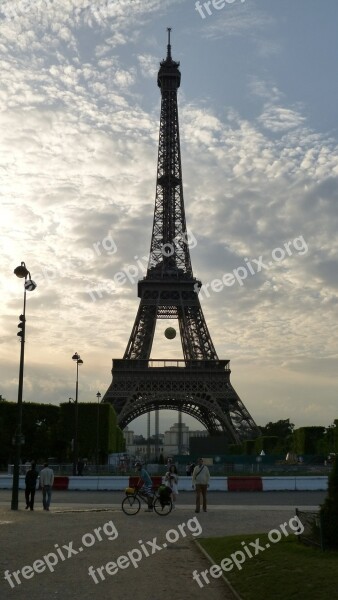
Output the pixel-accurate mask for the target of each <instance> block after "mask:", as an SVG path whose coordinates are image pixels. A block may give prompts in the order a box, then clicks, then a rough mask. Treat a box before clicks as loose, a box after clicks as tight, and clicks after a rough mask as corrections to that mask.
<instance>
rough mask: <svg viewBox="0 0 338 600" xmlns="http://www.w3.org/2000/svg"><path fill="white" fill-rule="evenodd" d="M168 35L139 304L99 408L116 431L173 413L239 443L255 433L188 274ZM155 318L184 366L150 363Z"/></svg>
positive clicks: (175, 75)
mask: <svg viewBox="0 0 338 600" xmlns="http://www.w3.org/2000/svg"><path fill="white" fill-rule="evenodd" d="M168 32H169V39H168V46H167V57H166V59H165V60H163V61H162V62H161V63H160V69H159V73H158V79H157V83H158V86H159V88H160V90H161V118H160V133H159V147H158V164H157V180H156V198H155V210H154V221H153V231H152V238H151V246H150V256H149V263H148V269H147V274H146V276H145V277H144V278H143V279H142V280H141V281H139V283H138V296H139V298H140V305H139V309H138V312H137V315H136V319H135V323H134V326H133V329H132V332H131V335H130V338H129V341H128V344H127V348H126V351H125V353H124V357H123V359H122V360H121V359H114V360H113V369H112V373H113V380H112V383H111V385H110V387H109V388H108V390H107V392H106V394H105V396H104V398H103V401H104V402H111V403H112V404H113V406H114V408H115V410H116V413H117V418H118V423H119V425H120V427H122V428H124V427H126V426H127V425H128V423H130V422H131V421H132V420H134V419H135V418H136V417H138V416H140V415H142V414H144V413H148V412H149V411H153V410H156V409H173V410H180V411H182V412H184V413H187V414H189V415H191V416H193V417H195V418H196V419H197V420H198V421H200V423H202V424H203V425H204V427H205V428H206V429H207V430H208V431H209V433H210V434H215V433H220V432H223V433H224V434H226V436H227V438H228V440H229V443H239V442H240V441H241V440H243V439H245V438H248V437H256V436H257V435H258V434H259V429H258V427H257V425H256V423H255V422H254V420H253V419H252V417H251V416H250V414H249V412H248V411H247V410H246V408H245V406H244V405H243V403H242V402H241V400H240V398H239V396H238V395H237V394H236V392H235V390H234V388H233V387H232V385H231V383H230V368H229V361H228V360H219V358H218V356H217V353H216V350H215V348H214V345H213V342H212V339H211V336H210V333H209V331H208V327H207V324H206V322H205V319H204V315H203V312H202V308H201V305H200V301H199V297H198V293H199V290H200V288H201V285H202V284H201V282H200V281H199V280H198V279H196V278H195V277H194V276H193V272H192V266H191V260H190V252H189V245H188V234H187V228H186V219H185V210H184V200H183V181H182V167H181V151H180V135H179V122H178V108H177V90H178V88H179V86H180V82H181V73H180V70H179V63H178V62H175V61H174V60H173V59H172V56H171V44H170V29H169V30H168ZM157 319H177V320H178V323H179V330H180V336H181V342H182V350H183V357H184V360H182V361H172V360H166V361H156V360H150V353H151V349H152V344H153V338H154V332H155V326H156V321H157ZM173 363H174V364H173Z"/></svg>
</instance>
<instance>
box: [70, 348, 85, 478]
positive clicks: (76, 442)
mask: <svg viewBox="0 0 338 600" xmlns="http://www.w3.org/2000/svg"><path fill="white" fill-rule="evenodd" d="M72 360H75V362H76V387H75V431H74V456H73V475H76V473H77V463H78V458H79V457H78V454H79V440H78V421H79V406H78V397H79V365H83V360H82V359H81V357H80V355H79V354H78V353H77V352H75V354H73V356H72Z"/></svg>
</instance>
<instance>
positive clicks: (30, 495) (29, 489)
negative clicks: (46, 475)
mask: <svg viewBox="0 0 338 600" xmlns="http://www.w3.org/2000/svg"><path fill="white" fill-rule="evenodd" d="M38 476H39V473H38V472H37V470H36V465H35V462H32V464H31V468H30V469H29V470H28V471H27V473H26V477H25V484H26V489H25V498H26V510H27V509H28V508H30V509H31V510H34V497H35V489H36V480H37V478H38Z"/></svg>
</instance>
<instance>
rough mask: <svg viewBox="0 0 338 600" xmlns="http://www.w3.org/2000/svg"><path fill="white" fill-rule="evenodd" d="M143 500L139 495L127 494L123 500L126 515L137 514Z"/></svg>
mask: <svg viewBox="0 0 338 600" xmlns="http://www.w3.org/2000/svg"><path fill="white" fill-rule="evenodd" d="M140 508H141V502H140V500H139V498H138V497H137V496H126V497H125V498H124V499H123V501H122V510H123V512H124V513H125V514H126V515H137V513H138V511H139V510H140Z"/></svg>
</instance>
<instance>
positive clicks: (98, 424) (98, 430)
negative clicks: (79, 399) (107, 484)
mask: <svg viewBox="0 0 338 600" xmlns="http://www.w3.org/2000/svg"><path fill="white" fill-rule="evenodd" d="M96 398H97V421H96V472H97V474H99V434H100V400H101V394H100V392H97V394H96Z"/></svg>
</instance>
